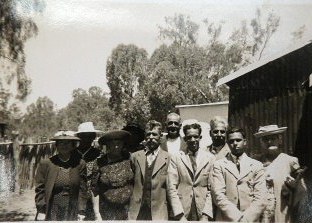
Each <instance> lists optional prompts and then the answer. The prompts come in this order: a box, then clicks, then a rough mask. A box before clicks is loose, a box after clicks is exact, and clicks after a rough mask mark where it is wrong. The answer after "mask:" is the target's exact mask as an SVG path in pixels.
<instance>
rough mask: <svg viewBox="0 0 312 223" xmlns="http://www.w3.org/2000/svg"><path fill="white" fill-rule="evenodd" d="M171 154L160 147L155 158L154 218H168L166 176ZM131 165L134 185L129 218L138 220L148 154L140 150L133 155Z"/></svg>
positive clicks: (152, 199)
mask: <svg viewBox="0 0 312 223" xmlns="http://www.w3.org/2000/svg"><path fill="white" fill-rule="evenodd" d="M169 160H170V158H169V154H168V153H167V152H166V151H164V150H162V149H160V150H159V153H158V155H157V157H156V159H155V165H154V169H153V173H152V191H151V212H152V220H167V219H168V209H167V198H166V197H167V195H166V178H167V170H168V165H169ZM131 165H132V170H133V172H134V187H133V193H132V196H131V198H130V205H129V212H128V219H129V220H136V219H137V217H138V214H139V211H140V207H141V203H142V194H143V185H144V177H145V167H146V156H145V151H144V150H140V151H137V152H135V153H133V154H132V155H131Z"/></svg>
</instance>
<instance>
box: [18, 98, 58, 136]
mask: <svg viewBox="0 0 312 223" xmlns="http://www.w3.org/2000/svg"><path fill="white" fill-rule="evenodd" d="M55 118H56V111H55V108H54V103H53V102H52V101H51V100H50V99H49V98H48V97H39V98H38V99H37V101H36V102H35V103H32V104H30V105H29V106H28V107H27V111H26V114H25V115H24V116H23V118H22V123H21V125H20V134H21V135H22V136H23V137H28V138H33V140H34V141H38V140H39V139H40V138H42V137H51V136H52V135H53V133H55V131H56V130H57V126H56V122H55V120H56V119H55Z"/></svg>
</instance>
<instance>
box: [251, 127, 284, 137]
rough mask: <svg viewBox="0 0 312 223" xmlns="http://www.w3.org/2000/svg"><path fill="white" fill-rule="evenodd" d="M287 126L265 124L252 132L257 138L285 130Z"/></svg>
mask: <svg viewBox="0 0 312 223" xmlns="http://www.w3.org/2000/svg"><path fill="white" fill-rule="evenodd" d="M286 129H287V127H278V126H277V125H266V126H260V127H259V130H258V132H257V133H255V134H254V136H255V137H257V138H259V137H262V136H267V135H275V134H280V133H283V132H285V131H286Z"/></svg>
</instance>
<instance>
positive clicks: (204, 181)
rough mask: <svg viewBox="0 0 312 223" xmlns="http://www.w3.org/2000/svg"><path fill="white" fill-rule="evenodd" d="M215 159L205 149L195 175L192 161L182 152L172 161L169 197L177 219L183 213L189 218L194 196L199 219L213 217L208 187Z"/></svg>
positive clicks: (201, 152) (169, 177) (201, 153)
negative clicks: (204, 216)
mask: <svg viewBox="0 0 312 223" xmlns="http://www.w3.org/2000/svg"><path fill="white" fill-rule="evenodd" d="M214 160H215V157H214V156H213V155H212V154H211V153H209V152H207V151H204V150H203V149H199V151H198V155H197V160H196V163H197V168H196V172H195V173H194V171H193V168H192V164H191V160H190V158H189V156H188V155H187V154H185V153H184V152H182V151H180V153H179V154H177V155H173V156H172V157H171V160H170V164H169V168H168V177H167V187H168V197H169V202H170V205H171V208H172V211H173V215H174V216H175V217H176V216H178V215H180V214H182V213H184V216H185V217H186V218H188V216H189V214H190V209H191V204H192V199H193V196H195V204H196V210H197V214H198V216H199V218H200V217H201V216H202V214H205V215H207V216H210V217H212V215H213V213H212V198H211V193H210V188H209V186H208V176H209V172H210V170H211V168H212V164H213V162H214Z"/></svg>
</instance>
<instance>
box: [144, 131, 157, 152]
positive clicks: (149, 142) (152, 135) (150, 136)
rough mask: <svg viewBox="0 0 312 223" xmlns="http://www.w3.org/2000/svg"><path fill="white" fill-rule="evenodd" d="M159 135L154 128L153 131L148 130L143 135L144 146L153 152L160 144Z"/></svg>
mask: <svg viewBox="0 0 312 223" xmlns="http://www.w3.org/2000/svg"><path fill="white" fill-rule="evenodd" d="M160 137H161V134H160V132H159V130H158V129H156V128H154V129H153V130H149V131H147V132H146V134H145V145H146V146H147V147H148V148H149V149H150V150H155V149H157V148H158V146H159V144H160Z"/></svg>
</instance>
